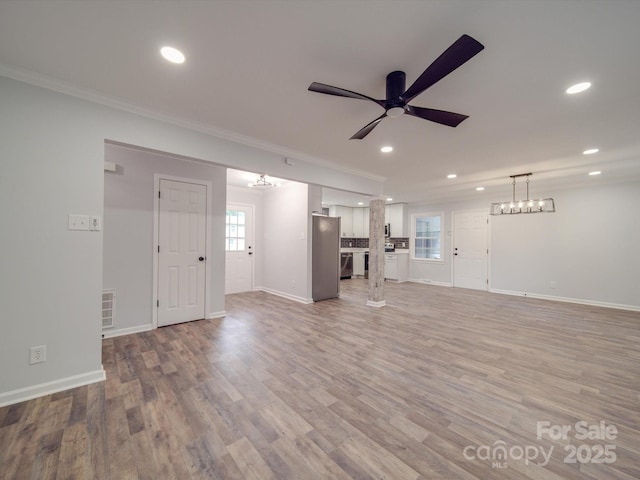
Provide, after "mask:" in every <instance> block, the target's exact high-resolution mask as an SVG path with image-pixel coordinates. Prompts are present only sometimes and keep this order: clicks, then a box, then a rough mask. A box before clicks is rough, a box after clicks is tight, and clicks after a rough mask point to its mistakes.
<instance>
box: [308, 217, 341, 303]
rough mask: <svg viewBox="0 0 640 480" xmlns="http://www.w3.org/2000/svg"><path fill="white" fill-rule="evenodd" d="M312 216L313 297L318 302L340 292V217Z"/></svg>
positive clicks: (335, 295) (333, 296)
mask: <svg viewBox="0 0 640 480" xmlns="http://www.w3.org/2000/svg"><path fill="white" fill-rule="evenodd" d="M312 218H313V237H312V238H311V258H312V261H311V297H312V298H313V301H314V302H317V301H318V300H326V299H327V298H335V297H337V296H338V294H339V293H340V218H339V217H323V216H319V215H314V216H313V217H312Z"/></svg>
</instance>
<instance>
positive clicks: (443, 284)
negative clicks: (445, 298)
mask: <svg viewBox="0 0 640 480" xmlns="http://www.w3.org/2000/svg"><path fill="white" fill-rule="evenodd" d="M408 281H409V282H413V283H422V284H424V285H436V286H438V287H453V284H452V283H449V282H438V281H436V280H431V279H428V278H410V279H409V280H408Z"/></svg>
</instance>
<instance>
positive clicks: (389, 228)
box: [384, 223, 391, 238]
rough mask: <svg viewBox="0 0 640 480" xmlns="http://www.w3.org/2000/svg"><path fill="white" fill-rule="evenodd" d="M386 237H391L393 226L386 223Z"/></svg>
mask: <svg viewBox="0 0 640 480" xmlns="http://www.w3.org/2000/svg"><path fill="white" fill-rule="evenodd" d="M384 236H385V237H387V238H388V237H390V236H391V224H390V223H385V224H384Z"/></svg>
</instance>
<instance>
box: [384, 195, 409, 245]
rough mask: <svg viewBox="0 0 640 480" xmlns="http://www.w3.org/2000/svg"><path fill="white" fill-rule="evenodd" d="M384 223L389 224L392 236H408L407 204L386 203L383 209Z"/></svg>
mask: <svg viewBox="0 0 640 480" xmlns="http://www.w3.org/2000/svg"><path fill="white" fill-rule="evenodd" d="M384 223H389V224H390V225H391V236H392V237H394V238H399V237H408V236H409V234H408V233H407V232H408V230H409V229H408V222H407V204H406V203H394V204H391V205H386V206H385V209H384Z"/></svg>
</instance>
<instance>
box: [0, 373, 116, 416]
mask: <svg viewBox="0 0 640 480" xmlns="http://www.w3.org/2000/svg"><path fill="white" fill-rule="evenodd" d="M106 378H107V377H106V374H105V371H104V369H100V370H94V371H92V372H87V373H81V374H80V375H73V376H71V377H66V378H61V379H59V380H53V381H51V382H45V383H40V384H38V385H33V386H30V387H25V388H19V389H17V390H11V391H9V392H4V393H0V407H6V406H7V405H13V404H14V403H20V402H24V401H26V400H32V399H34V398H38V397H43V396H45V395H51V394H52V393H57V392H61V391H63V390H69V389H70V388H76V387H82V386H84V385H89V384H91V383H97V382H103V381H104V380H105V379H106Z"/></svg>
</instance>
